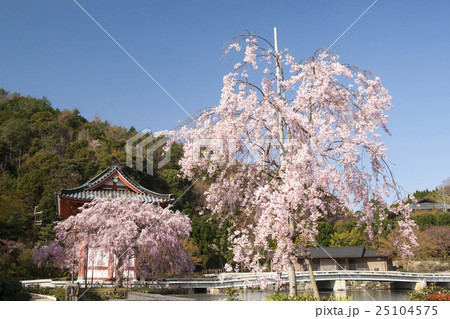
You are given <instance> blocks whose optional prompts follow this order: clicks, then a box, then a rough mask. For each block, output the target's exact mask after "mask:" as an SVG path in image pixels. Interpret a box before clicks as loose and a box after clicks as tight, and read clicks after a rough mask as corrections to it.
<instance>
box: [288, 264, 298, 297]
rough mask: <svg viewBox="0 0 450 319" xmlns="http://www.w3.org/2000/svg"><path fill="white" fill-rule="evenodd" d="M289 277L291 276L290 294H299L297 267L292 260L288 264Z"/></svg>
mask: <svg viewBox="0 0 450 319" xmlns="http://www.w3.org/2000/svg"><path fill="white" fill-rule="evenodd" d="M288 278H289V296H290V297H295V296H297V278H295V268H294V265H293V264H292V262H290V263H289V265H288Z"/></svg>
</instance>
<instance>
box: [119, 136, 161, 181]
mask: <svg viewBox="0 0 450 319" xmlns="http://www.w3.org/2000/svg"><path fill="white" fill-rule="evenodd" d="M168 140H169V138H168V137H166V136H163V137H159V138H158V137H154V136H153V135H152V134H151V131H150V130H149V129H145V130H142V131H140V132H139V133H137V134H136V135H135V136H133V137H132V138H130V139H128V140H127V143H126V145H125V151H126V154H127V166H129V167H133V154H134V153H136V169H137V170H138V171H141V172H143V171H144V151H145V155H146V158H147V163H146V164H147V174H149V175H153V168H154V166H155V163H154V160H155V156H154V154H155V152H156V150H158V149H161V150H162V151H163V152H164V158H163V159H162V160H160V161H159V162H158V164H157V167H158V169H160V168H161V167H163V166H164V165H166V164H167V163H169V161H170V149H169V150H167V151H165V150H164V149H163V146H164V144H166V143H167V141H168Z"/></svg>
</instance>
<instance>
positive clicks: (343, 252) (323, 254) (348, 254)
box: [308, 246, 365, 258]
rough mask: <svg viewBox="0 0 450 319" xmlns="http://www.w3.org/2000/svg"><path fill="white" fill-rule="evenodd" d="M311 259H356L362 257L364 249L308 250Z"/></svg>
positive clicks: (325, 248)
mask: <svg viewBox="0 0 450 319" xmlns="http://www.w3.org/2000/svg"><path fill="white" fill-rule="evenodd" d="M308 250H309V252H310V253H311V257H312V258H331V257H332V258H357V257H363V255H364V250H365V249H364V247H362V246H360V247H319V248H308Z"/></svg>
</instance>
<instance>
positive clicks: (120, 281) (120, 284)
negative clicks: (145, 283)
mask: <svg viewBox="0 0 450 319" xmlns="http://www.w3.org/2000/svg"><path fill="white" fill-rule="evenodd" d="M122 265H123V261H122V258H117V268H116V284H117V285H116V286H117V287H119V288H122V287H123V273H122V269H121V268H122Z"/></svg>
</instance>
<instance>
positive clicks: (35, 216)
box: [33, 206, 43, 248]
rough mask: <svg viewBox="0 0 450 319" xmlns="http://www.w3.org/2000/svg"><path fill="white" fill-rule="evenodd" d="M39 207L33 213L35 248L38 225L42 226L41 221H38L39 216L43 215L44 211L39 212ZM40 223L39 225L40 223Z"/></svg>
mask: <svg viewBox="0 0 450 319" xmlns="http://www.w3.org/2000/svg"><path fill="white" fill-rule="evenodd" d="M37 208H38V206H36V207H34V212H33V217H34V219H33V248H34V244H35V242H36V225H37V224H38V225H41V223H42V222H41V221H37V215H40V214H42V213H43V211H40V212H37V211H36V210H37ZM38 222H39V223H38Z"/></svg>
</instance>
